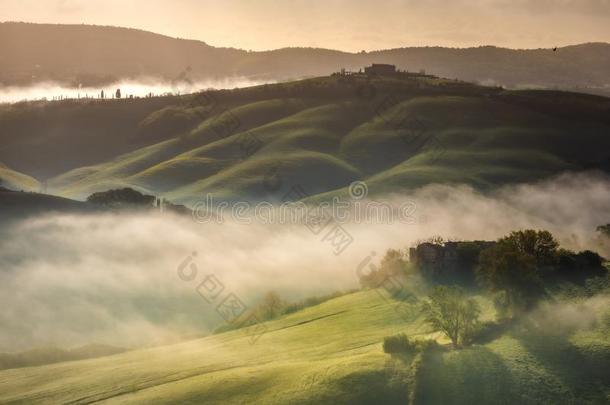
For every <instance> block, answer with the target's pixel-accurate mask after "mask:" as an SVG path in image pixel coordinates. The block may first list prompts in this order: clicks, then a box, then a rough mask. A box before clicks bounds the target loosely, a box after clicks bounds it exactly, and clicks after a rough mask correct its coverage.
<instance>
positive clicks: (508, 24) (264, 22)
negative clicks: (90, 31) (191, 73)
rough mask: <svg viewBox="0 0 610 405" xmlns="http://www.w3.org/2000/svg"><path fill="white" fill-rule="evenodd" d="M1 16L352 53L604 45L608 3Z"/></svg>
mask: <svg viewBox="0 0 610 405" xmlns="http://www.w3.org/2000/svg"><path fill="white" fill-rule="evenodd" d="M0 16H2V17H0V18H2V20H3V21H27V22H40V23H62V24H68V23H69V24H81V23H82V24H97V25H115V26H123V27H131V28H139V29H144V30H148V31H153V32H157V33H160V34H165V35H169V36H172V37H181V38H189V39H197V40H202V41H205V42H207V43H208V44H210V45H213V46H223V47H236V48H242V49H252V50H267V49H276V48H281V47H288V46H306V47H322V48H332V49H340V50H345V51H359V50H362V49H365V50H373V49H387V48H398V47H404V46H450V47H469V46H479V45H497V46H503V47H510V48H539V47H545V48H548V47H552V46H563V45H570V44H576V43H582V42H609V41H610V1H607V0H583V1H571V0H560V1H554V2H553V1H540V0H537V1H536V0H518V1H513V2H508V1H504V0H476V1H465V0H456V1H448V0H431V1H426V2H422V1H410V0H402V1H401V0H386V1H381V2H380V1H375V2H371V1H365V0H352V1H347V0H330V1H324V2H322V1H314V0H296V1H292V2H290V3H287V2H281V1H272V0H259V1H256V2H251V1H247V0H227V1H222V2H220V1H210V0H202V1H195V0H183V1H181V2H171V1H166V0H150V1H144V0H129V1H119V0H108V1H104V2H101V1H86V0H56V1H47V2H45V3H43V4H41V3H40V2H37V1H33V0H22V1H18V0H0Z"/></svg>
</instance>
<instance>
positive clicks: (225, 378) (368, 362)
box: [0, 290, 610, 404]
mask: <svg viewBox="0 0 610 405" xmlns="http://www.w3.org/2000/svg"><path fill="white" fill-rule="evenodd" d="M477 300H478V301H480V303H481V305H482V307H483V319H491V318H493V316H494V310H493V306H492V304H491V302H489V301H488V300H487V299H486V298H483V297H481V296H479V297H477ZM398 304H399V303H398V302H397V301H394V300H393V299H392V298H389V297H388V296H387V295H385V293H384V292H380V291H378V290H367V291H362V292H357V293H353V294H348V295H344V296H341V297H338V298H335V299H333V300H330V301H327V302H325V303H322V304H320V305H317V306H314V307H310V308H306V309H304V310H302V311H299V312H296V313H293V314H290V315H287V316H284V317H282V318H279V319H277V320H273V321H269V322H267V323H265V324H262V325H263V326H262V329H260V328H258V329H251V328H248V329H238V330H234V331H230V332H225V333H220V334H216V335H212V336H209V337H205V338H202V339H197V340H192V341H188V342H184V343H179V344H175V345H170V346H163V347H155V348H148V349H139V350H135V351H131V352H126V353H122V354H117V355H113V356H108V357H102V358H97V359H90V360H82V361H71V362H64V363H58V364H52V365H46V366H40V367H27V368H18V369H11V370H4V371H0V402H2V403H8V404H17V403H30V404H35V403H48V402H49V401H51V402H61V403H75V404H85V403H93V402H103V403H121V404H124V403H150V404H156V403H182V404H194V403H207V404H216V403H219V404H220V403H223V404H226V403H230V404H233V403H252V404H254V403H256V404H258V403H261V404H262V403H265V404H280V403H282V404H283V403H292V404H314V403H330V402H332V403H350V404H373V403H389V404H392V403H396V404H398V403H412V404H426V403H452V404H468V403H473V402H474V401H476V402H477V403H482V404H488V403H522V404H539V403H559V402H561V403H603V402H604V401H605V400H607V398H608V396H609V395H610V391H608V387H609V386H610V384H609V383H610V381H608V375H607V373H606V372H605V369H604V367H606V366H607V364H608V362H609V361H610V358H609V353H610V346H609V343H608V340H607V339H605V337H604V333H603V331H602V330H592V331H588V332H584V331H583V332H577V333H575V334H571V335H548V336H540V335H538V334H536V333H530V332H528V331H526V330H521V329H519V328H515V330H513V331H512V332H508V333H505V334H502V335H501V336H496V337H493V338H490V339H487V341H485V342H481V343H479V344H475V345H473V346H472V347H470V348H467V349H463V350H459V351H452V350H447V349H444V348H442V347H441V348H440V349H438V350H429V351H424V352H423V353H421V354H417V355H415V357H413V356H409V355H405V356H389V355H386V354H384V353H383V351H382V348H381V341H382V339H383V337H384V336H388V335H392V334H395V333H398V332H403V333H406V334H407V335H409V336H411V337H413V338H415V339H420V340H424V339H439V341H440V342H441V343H446V342H445V341H444V340H443V339H442V338H440V336H439V335H437V334H431V333H429V331H428V330H427V327H426V326H425V325H424V324H423V323H422V319H421V317H420V316H419V315H418V313H417V311H414V312H413V313H412V315H411V316H409V317H405V316H404V314H405V312H404V311H401V313H402V315H401V316H399V313H398V312H397V311H396V307H397V305H398ZM412 305H416V304H412ZM346 331H354V332H353V333H346ZM550 341H552V342H553V344H552V345H549V344H548V343H549V342H550ZM576 364H578V366H575V365H576Z"/></svg>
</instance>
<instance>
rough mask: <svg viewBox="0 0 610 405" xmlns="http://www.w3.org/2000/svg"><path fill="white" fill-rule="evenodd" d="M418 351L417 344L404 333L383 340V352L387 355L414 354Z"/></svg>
mask: <svg viewBox="0 0 610 405" xmlns="http://www.w3.org/2000/svg"><path fill="white" fill-rule="evenodd" d="M416 350H417V344H416V343H415V342H412V341H411V340H409V337H408V336H407V335H405V334H404V333H399V334H398V335H393V336H386V337H384V338H383V351H384V352H385V353H413V352H415V351H416Z"/></svg>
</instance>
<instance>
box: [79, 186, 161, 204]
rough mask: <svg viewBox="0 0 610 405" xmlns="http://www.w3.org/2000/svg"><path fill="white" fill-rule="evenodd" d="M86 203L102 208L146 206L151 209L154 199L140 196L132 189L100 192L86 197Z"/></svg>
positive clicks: (143, 195)
mask: <svg viewBox="0 0 610 405" xmlns="http://www.w3.org/2000/svg"><path fill="white" fill-rule="evenodd" d="M87 202H89V203H91V204H96V205H101V206H104V207H124V206H148V207H152V206H153V204H154V202H155V197H154V196H152V195H146V194H142V193H140V192H139V191H136V190H134V189H132V188H122V189H116V190H108V191H100V192H97V193H93V194H91V195H90V196H89V197H87Z"/></svg>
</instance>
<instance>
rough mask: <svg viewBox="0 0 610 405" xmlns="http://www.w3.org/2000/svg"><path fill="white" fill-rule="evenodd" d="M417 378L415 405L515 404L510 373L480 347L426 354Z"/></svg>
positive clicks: (516, 400)
mask: <svg viewBox="0 0 610 405" xmlns="http://www.w3.org/2000/svg"><path fill="white" fill-rule="evenodd" d="M417 377H418V378H417V381H416V384H417V393H416V395H415V397H414V401H413V402H414V403H415V404H511V403H519V398H517V397H516V396H515V392H514V390H513V383H512V377H511V373H510V370H509V369H508V367H507V366H506V364H505V363H504V361H503V360H502V358H501V357H500V356H498V355H497V354H495V353H493V352H491V351H490V350H489V349H487V348H485V347H482V346H473V347H470V348H467V349H462V350H455V351H448V352H445V353H443V352H433V353H430V354H429V355H428V356H427V357H426V358H425V361H424V363H423V364H422V366H421V369H420V372H419V373H418V376H417Z"/></svg>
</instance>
